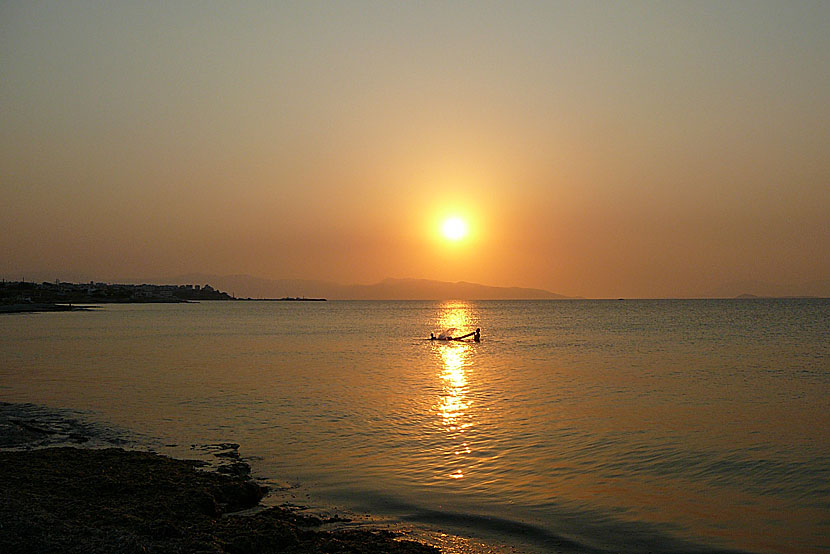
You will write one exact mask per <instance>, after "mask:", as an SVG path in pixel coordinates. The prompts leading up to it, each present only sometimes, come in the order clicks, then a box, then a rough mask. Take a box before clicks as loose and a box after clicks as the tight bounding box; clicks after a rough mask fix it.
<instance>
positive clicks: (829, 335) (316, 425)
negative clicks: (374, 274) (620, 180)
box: [0, 299, 830, 554]
mask: <svg viewBox="0 0 830 554" xmlns="http://www.w3.org/2000/svg"><path fill="white" fill-rule="evenodd" d="M453 327H454V328H456V329H457V331H456V333H466V332H471V331H473V330H474V329H476V328H480V329H481V341H480V342H474V341H472V340H468V341H463V342H462V341H457V342H456V341H453V342H447V341H430V340H428V337H429V334H430V333H431V332H435V333H436V335H437V332H438V331H441V330H445V329H447V328H453ZM0 401H3V402H10V403H32V404H35V405H38V406H47V407H53V408H56V409H58V408H59V409H65V410H72V411H73V412H74V413H77V414H82V416H83V417H84V418H86V419H87V420H90V421H93V422H99V423H100V424H102V425H110V426H115V427H118V428H121V429H127V430H131V431H132V432H134V433H136V434H138V435H141V436H142V437H145V438H146V439H147V440H151V441H154V443H155V444H159V445H167V446H168V447H170V448H173V447H178V448H179V449H181V450H183V451H185V452H184V455H186V450H187V448H188V447H189V448H193V445H200V444H202V445H204V444H217V443H222V442H229V441H230V442H234V443H238V444H239V445H240V448H239V452H240V454H241V455H242V456H243V457H244V458H246V459H248V460H249V461H250V463H251V465H252V467H253V471H254V474H255V475H256V476H258V477H260V478H262V479H264V480H266V481H268V482H270V483H272V484H273V485H274V487H273V488H274V490H275V495H276V496H277V497H278V498H279V499H280V501H287V502H293V503H294V504H295V505H297V506H298V507H300V508H304V509H310V510H334V511H336V512H337V513H338V514H353V515H354V517H355V521H356V522H360V521H364V520H365V518H366V517H368V516H367V514H371V518H372V521H373V522H374V523H375V524H383V525H389V526H391V527H394V528H396V529H401V530H403V531H404V532H405V533H406V536H409V537H414V538H417V539H419V540H425V541H427V542H431V543H432V544H436V545H438V546H440V547H441V548H443V549H444V551H445V552H447V553H459V554H461V553H483V552H503V553H508V552H510V553H515V552H530V553H540V552H563V553H565V552H592V553H596V552H633V553H640V552H667V553H681V552H684V553H691V552H747V553H799V554H801V553H827V552H828V551H829V550H830V300H827V299H730V300H550V301H441V302H438V301H435V302H432V301H397V302H390V301H329V302H286V301H283V302H268V301H262V302H259V301H235V302H201V303H187V304H127V305H112V304H110V305H102V306H100V307H98V308H96V309H94V310H92V311H88V312H56V313H37V314H13V315H2V316H0ZM280 495H282V496H280ZM286 499H287V500H286Z"/></svg>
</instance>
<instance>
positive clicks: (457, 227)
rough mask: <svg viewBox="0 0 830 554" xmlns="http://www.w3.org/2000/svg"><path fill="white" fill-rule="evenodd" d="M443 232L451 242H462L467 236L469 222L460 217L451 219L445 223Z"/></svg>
mask: <svg viewBox="0 0 830 554" xmlns="http://www.w3.org/2000/svg"><path fill="white" fill-rule="evenodd" d="M441 232H442V233H443V234H444V236H445V237H446V238H448V239H449V240H461V239H463V238H464V237H465V236H466V235H467V222H466V221H464V220H463V219H461V218H460V217H451V218H449V219H447V220H446V221H444V224H443V225H442V226H441Z"/></svg>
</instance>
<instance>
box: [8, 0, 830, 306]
mask: <svg viewBox="0 0 830 554" xmlns="http://www.w3.org/2000/svg"><path fill="white" fill-rule="evenodd" d="M273 4H274V3H271V2H242V3H228V4H218V5H216V4H203V3H189V2H180V3H174V4H173V5H150V6H147V5H143V4H142V3H130V2H123V3H121V2H112V3H105V4H92V3H82V4H79V5H73V4H70V3H63V2H55V3H37V4H35V3H29V2H5V3H3V4H0V75H2V78H0V193H2V198H3V202H2V208H0V209H2V214H3V216H2V219H0V275H2V276H3V277H5V278H7V279H16V278H20V277H23V276H25V274H27V273H28V274H52V273H54V275H55V277H56V278H57V277H61V278H65V277H63V276H64V275H69V274H85V275H91V276H94V278H96V279H107V280H117V279H118V278H126V277H146V278H159V277H165V276H170V277H172V276H175V275H179V274H183V273H192V272H202V273H214V274H231V273H233V274H236V273H247V274H251V275H256V276H260V277H267V278H315V279H326V280H331V281H337V282H341V283H371V282H375V281H379V280H381V279H383V278H385V277H418V278H429V279H439V280H449V281H456V280H466V281H473V282H479V283H484V284H488V285H503V286H526V287H538V288H545V289H548V290H551V291H554V292H558V293H562V294H567V295H581V296H586V297H617V296H628V297H630V296H641V297H650V296H686V295H699V294H703V293H705V292H706V291H707V290H711V289H712V288H713V287H716V286H717V285H719V284H720V283H724V282H729V281H735V280H744V279H757V280H761V281H767V282H771V283H802V282H807V281H815V280H828V279H830V256H829V255H828V254H827V252H830V217H828V213H830V155H828V152H830V38H828V36H830V34H828V33H827V32H826V30H827V28H828V27H830V4H829V3H827V2H815V3H811V2H799V3H784V2H775V3H772V2H771V3H767V2H730V3H726V4H724V3H720V2H695V3H674V2H664V3H650V2H644V3H640V2H625V3H619V4H607V3H592V2H574V3H560V2H557V3H544V4H538V3H523V2H519V3H512V2H511V3H501V4H499V3H489V2H477V3H451V4H449V5H447V4H444V3H385V2H378V3H375V2H351V3H342V4H340V3H336V4H333V3H314V2H300V3H278V5H273ZM449 215H458V216H461V217H464V218H466V220H467V222H468V225H469V230H470V234H469V235H468V237H467V238H466V239H465V240H462V241H459V242H458V243H453V244H447V243H446V241H444V240H442V238H441V236H440V226H441V222H442V220H443V218H445V217H447V216H449ZM825 294H828V295H830V291H827V292H826V293H825Z"/></svg>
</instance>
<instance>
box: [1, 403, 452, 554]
mask: <svg viewBox="0 0 830 554" xmlns="http://www.w3.org/2000/svg"><path fill="white" fill-rule="evenodd" d="M0 408H2V409H0V430H2V431H3V437H2V440H0V448H2V450H0V552H4V553H9V554H17V553H20V554H22V553H29V552H67V553H82V552H83V553H109V552H123V553H132V552H135V553H139V552H158V553H171V554H179V553H185V552H188V553H189V552H203V553H217V554H218V553H229V554H256V553H265V552H268V553H276V552H292V553H318V552H319V553H322V552H327V553H354V554H363V553H367V554H368V553H370V552H388V553H390V554H438V553H439V550H437V549H436V548H434V547H432V546H428V545H425V544H422V543H418V542H414V541H410V540H404V539H402V538H401V537H400V534H397V533H393V532H390V531H386V530H380V529H366V528H351V529H350V528H346V526H347V524H348V522H349V520H348V519H343V518H340V517H318V516H314V515H307V514H304V513H300V512H298V511H297V510H296V509H292V508H290V507H286V506H273V507H265V506H262V505H261V504H260V500H262V499H263V497H264V496H265V495H266V494H267V488H266V487H263V486H261V485H260V484H258V483H256V482H255V481H254V480H252V479H251V477H250V466H249V465H248V464H247V463H246V462H244V461H242V460H241V459H240V458H239V455H238V452H237V448H238V445H221V446H226V447H228V448H227V449H226V450H225V451H223V452H222V453H220V454H215V455H216V456H225V457H226V458H228V459H229V462H230V463H228V464H226V465H223V466H221V467H220V468H219V469H218V470H216V471H206V470H202V469H199V467H200V466H204V465H207V462H203V461H198V460H179V459H174V458H169V457H166V456H163V455H160V454H156V453H154V452H146V451H139V450H125V449H123V448H120V447H117V448H113V447H108V448H84V447H78V446H77V445H80V444H82V443H89V444H90V445H92V446H94V445H95V444H97V443H96V441H95V440H94V439H95V437H94V436H89V435H91V434H94V433H90V432H89V430H90V427H89V426H85V424H83V423H81V422H77V421H74V420H70V419H65V418H61V417H60V416H56V415H54V413H51V414H50V415H49V416H48V417H51V418H52V421H51V422H49V421H40V420H39V418H34V419H33V418H31V417H29V412H30V411H31V410H32V409H39V408H37V407H33V406H31V405H15V404H6V403H0ZM27 410H28V412H27ZM40 419H42V418H40ZM68 444H69V445H71V446H67V445H68ZM10 448H11V449H12V450H9V449H10Z"/></svg>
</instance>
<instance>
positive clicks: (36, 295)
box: [0, 281, 235, 306]
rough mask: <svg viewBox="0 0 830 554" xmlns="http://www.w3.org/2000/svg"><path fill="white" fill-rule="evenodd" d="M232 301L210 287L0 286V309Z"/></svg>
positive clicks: (22, 283)
mask: <svg viewBox="0 0 830 554" xmlns="http://www.w3.org/2000/svg"><path fill="white" fill-rule="evenodd" d="M201 300H235V298H234V297H233V296H231V295H230V294H228V293H226V292H222V291H220V290H217V289H215V288H213V287H212V286H210V285H207V284H206V285H149V284H141V285H131V284H110V283H99V282H92V281H90V282H89V283H66V282H62V281H54V282H42V283H33V282H28V281H2V282H0V305H22V306H25V305H33V304H36V305H44V304H102V303H130V302H191V301H201Z"/></svg>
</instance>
